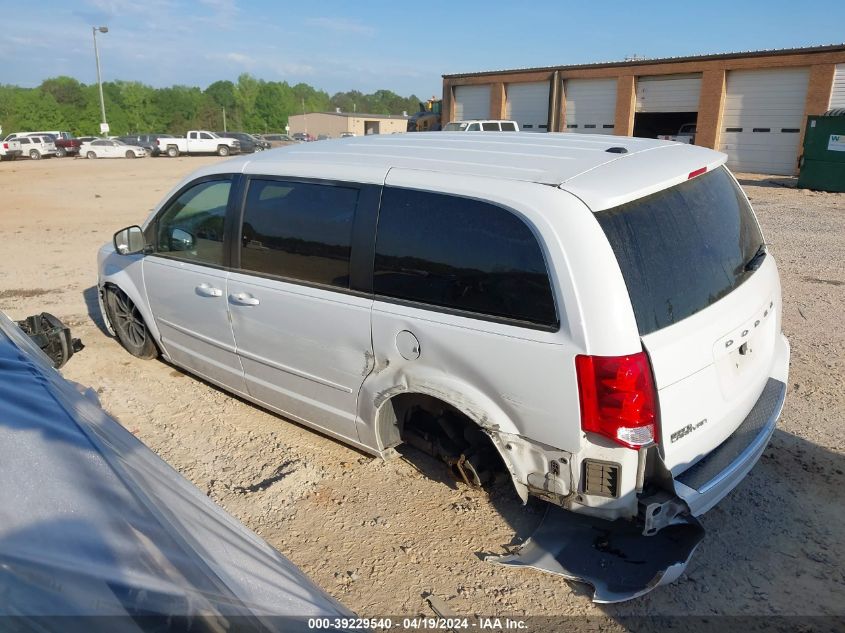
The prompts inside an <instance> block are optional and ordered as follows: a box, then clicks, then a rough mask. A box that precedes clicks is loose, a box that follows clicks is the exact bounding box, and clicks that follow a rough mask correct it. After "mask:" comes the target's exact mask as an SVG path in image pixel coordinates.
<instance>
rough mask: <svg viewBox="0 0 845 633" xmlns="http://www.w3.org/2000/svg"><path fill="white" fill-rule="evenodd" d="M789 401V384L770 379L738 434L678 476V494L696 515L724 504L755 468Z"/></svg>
mask: <svg viewBox="0 0 845 633" xmlns="http://www.w3.org/2000/svg"><path fill="white" fill-rule="evenodd" d="M785 398H786V383H785V382H783V381H781V380H778V379H777V378H774V377H772V378H769V380H768V382H767V383H766V386H765V388H764V389H763V393H762V394H761V395H760V398H759V399H758V400H757V402H756V403H755V404H754V408H753V409H751V411H750V412H749V413H748V415H747V416H746V418H745V420H743V421H742V424H740V425H739V427H737V429H736V431H734V432H733V434H732V435H731V436H730V437H728V439H726V440H725V441H724V442H722V444H720V445H719V446H718V447H717V448H716V449H714V450H713V451H711V452H710V453H708V454H707V455H706V456H705V457H704V458H703V459H701V460H700V461H699V462H697V463H696V464H695V465H693V466H692V467H690V468H688V469H687V470H685V471H684V472H683V473H681V474H680V475H678V476H677V477H675V494H677V495H678V496H679V497H680V498H681V499H683V500H684V501H685V502H686V504H687V506H688V507H689V509H690V512H691V513H692V515H693V516H699V515H701V514H704V513H705V512H707V511H708V510H709V509H710V508H712V507H713V506H714V505H716V504H717V503H718V502H719V501H721V500H722V499H723V498H724V497H725V496H726V495H727V494H728V493H729V492H730V491H731V490H733V489H734V488H735V487H736V486H737V484H739V482H740V481H742V480H743V479H744V478H745V476H746V475H747V474H748V473H749V471H750V470H751V469H752V468H753V467H754V465H755V464H756V463H757V461H758V460H759V459H760V456H761V455H762V454H763V451H764V450H765V449H766V446H768V444H769V440H770V439H771V437H772V433H774V430H775V426H776V424H777V420H778V417H780V413H781V410H782V409H783V403H784V400H785Z"/></svg>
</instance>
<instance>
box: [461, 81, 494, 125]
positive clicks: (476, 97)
mask: <svg viewBox="0 0 845 633" xmlns="http://www.w3.org/2000/svg"><path fill="white" fill-rule="evenodd" d="M454 94H455V120H456V121H462V120H464V119H489V118H490V85H489V84H488V85H484V86H455V92H454Z"/></svg>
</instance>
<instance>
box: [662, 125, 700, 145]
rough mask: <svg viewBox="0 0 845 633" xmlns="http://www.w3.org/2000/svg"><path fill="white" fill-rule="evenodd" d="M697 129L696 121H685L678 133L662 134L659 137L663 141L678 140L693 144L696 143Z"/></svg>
mask: <svg viewBox="0 0 845 633" xmlns="http://www.w3.org/2000/svg"><path fill="white" fill-rule="evenodd" d="M696 129H697V128H696V124H695V123H684V124H683V125H682V126H681V129H679V130H678V133H677V134H668V135H666V134H660V135H658V136H657V138H659V139H660V140H662V141H676V142H678V143H688V144H690V145H692V144H693V143H695V133H696Z"/></svg>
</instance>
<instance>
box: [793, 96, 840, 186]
mask: <svg viewBox="0 0 845 633" xmlns="http://www.w3.org/2000/svg"><path fill="white" fill-rule="evenodd" d="M805 129H806V131H805V132H804V154H803V155H802V157H801V171H800V174H799V176H798V187H799V188H800V189H816V190H818V191H845V108H837V109H836V110H829V111H828V112H825V113H824V114H822V115H820V116H809V117H807V127H806V128H805Z"/></svg>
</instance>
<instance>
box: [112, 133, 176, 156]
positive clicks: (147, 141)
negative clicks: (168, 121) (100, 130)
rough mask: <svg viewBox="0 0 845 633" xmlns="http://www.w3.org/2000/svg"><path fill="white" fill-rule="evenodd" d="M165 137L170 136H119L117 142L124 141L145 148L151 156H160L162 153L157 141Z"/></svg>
mask: <svg viewBox="0 0 845 633" xmlns="http://www.w3.org/2000/svg"><path fill="white" fill-rule="evenodd" d="M165 136H169V134H164V133H162V134H130V135H128V136H118V137H117V140H120V141H123V142H124V143H126V144H128V145H138V146H140V147H143V148H144V149H145V150H147V153H148V154H149V155H150V156H159V155H160V154H161V151H160V149H159V146H158V143H156V141H157V140H158V139H159V138H162V137H165Z"/></svg>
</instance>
